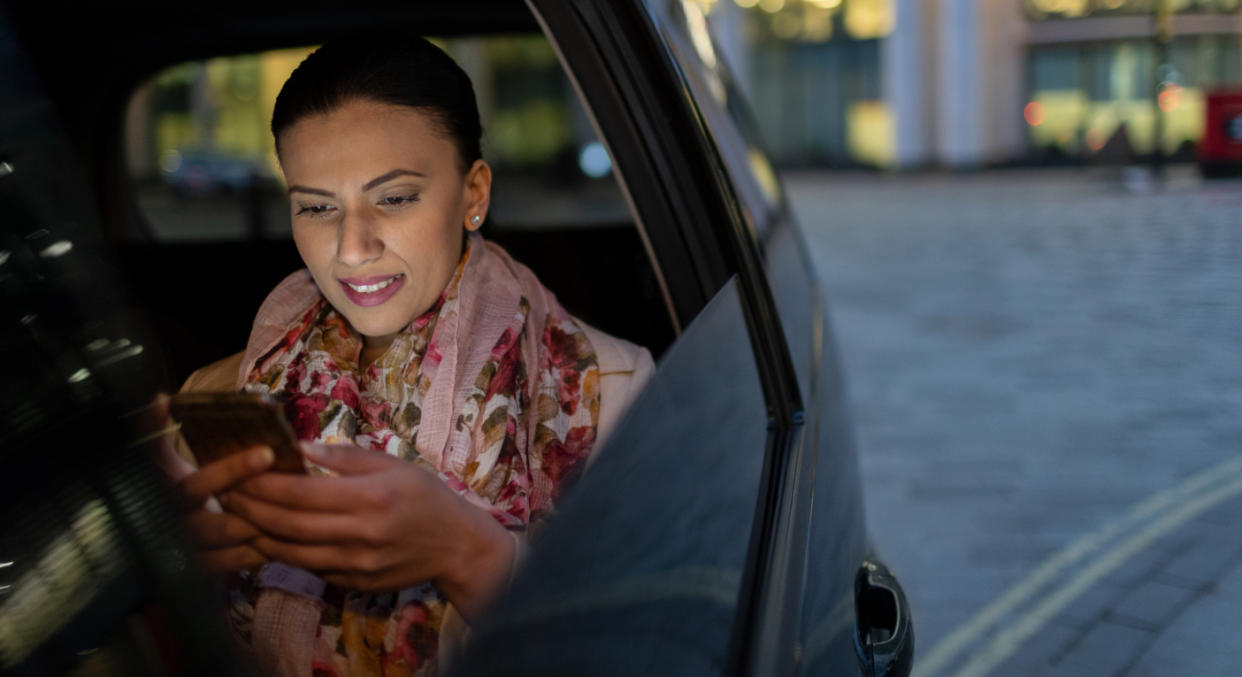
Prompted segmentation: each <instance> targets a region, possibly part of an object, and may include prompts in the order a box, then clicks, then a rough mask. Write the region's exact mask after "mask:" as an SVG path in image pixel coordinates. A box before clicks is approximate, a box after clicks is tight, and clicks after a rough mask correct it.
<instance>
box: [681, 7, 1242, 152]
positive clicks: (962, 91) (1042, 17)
mask: <svg viewBox="0 0 1242 677" xmlns="http://www.w3.org/2000/svg"><path fill="white" fill-rule="evenodd" d="M700 4H701V5H703V6H704V7H705V8H706V9H707V11H708V14H709V17H711V20H712V21H713V23H714V24H715V27H716V29H717V33H718V35H719V36H720V38H721V39H722V41H723V42H724V43H725V44H724V45H723V49H724V51H725V52H726V54H728V55H729V57H730V59H731V61H732V63H733V66H734V69H735V70H736V71H738V73H739V78H740V79H741V80H742V82H743V86H744V88H745V89H747V91H748V93H749V94H750V98H751V99H752V102H753V104H754V107H755V109H756V116H757V117H758V121H759V125H760V128H761V129H762V131H763V134H764V137H765V140H766V142H767V144H768V146H769V147H770V149H771V151H772V154H773V156H774V158H775V159H776V161H777V162H778V163H781V164H785V165H819V166H851V165H869V166H880V167H900V168H912V167H920V166H948V167H973V166H983V165H990V164H998V163H1000V164H1003V163H1011V162H1057V161H1062V160H1075V159H1076V160H1090V159H1095V158H1100V159H1104V158H1108V159H1110V160H1118V159H1121V160H1124V159H1125V158H1128V157H1137V156H1139V155H1142V154H1146V153H1150V152H1151V151H1152V149H1153V147H1154V141H1155V137H1156V134H1157V128H1158V127H1160V138H1161V142H1162V143H1161V148H1162V150H1163V151H1164V152H1165V153H1176V152H1179V151H1180V152H1182V153H1183V154H1187V155H1188V154H1189V150H1190V149H1192V148H1193V145H1194V144H1195V143H1196V142H1197V141H1198V139H1199V138H1200V136H1201V135H1202V125H1203V117H1204V116H1203V99H1204V93H1205V92H1206V91H1207V90H1209V89H1212V88H1216V87H1221V86H1235V87H1238V86H1242V53H1240V51H1239V38H1240V36H1242V14H1240V13H1239V10H1240V9H1242V0H700ZM1157 116H1159V117H1161V118H1162V119H1161V121H1160V122H1159V124H1158V123H1157Z"/></svg>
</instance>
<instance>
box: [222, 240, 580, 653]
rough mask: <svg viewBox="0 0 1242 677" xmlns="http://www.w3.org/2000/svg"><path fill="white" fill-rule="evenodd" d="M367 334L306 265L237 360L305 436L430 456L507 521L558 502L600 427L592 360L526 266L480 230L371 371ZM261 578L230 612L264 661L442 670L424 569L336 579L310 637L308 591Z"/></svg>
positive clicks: (522, 524) (250, 386)
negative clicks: (386, 583) (352, 581)
mask: <svg viewBox="0 0 1242 677" xmlns="http://www.w3.org/2000/svg"><path fill="white" fill-rule="evenodd" d="M361 350H362V339H361V336H359V335H358V333H357V332H355V331H354V330H353V329H352V328H351V327H350V326H349V325H348V323H347V322H346V321H345V319H344V318H343V317H342V316H341V315H339V314H338V313H337V312H336V311H335V310H334V309H333V308H332V307H331V306H329V305H328V303H327V301H326V300H325V299H324V298H323V296H322V295H321V294H320V293H319V292H318V289H317V288H316V287H315V284H314V282H313V281H312V280H311V278H310V275H309V273H308V272H307V271H305V270H303V271H299V272H298V273H294V274H293V275H291V276H290V277H288V278H286V279H285V281H284V282H282V283H281V284H280V285H279V286H278V287H277V288H276V290H275V291H273V292H272V294H271V295H270V296H269V297H268V300H267V301H265V302H264V305H263V307H262V308H261V309H260V311H259V315H258V317H257V318H256V321H255V327H254V330H253V332H252V335H251V341H250V345H249V347H248V348H247V352H246V359H245V360H244V361H243V366H242V372H241V374H239V376H240V377H241V382H242V385H243V387H244V388H245V389H246V390H251V391H258V392H271V393H275V394H277V395H278V396H280V397H281V398H283V399H284V401H285V406H286V413H287V414H288V415H289V418H290V420H291V421H292V422H293V425H294V429H295V431H296V432H297V434H298V437H299V438H301V439H306V440H315V441H320V442H326V443H333V442H352V443H354V444H357V445H358V446H361V447H363V448H370V449H375V450H377V451H383V452H385V453H389V454H392V455H394V456H397V457H399V458H404V459H407V460H409V461H411V462H415V463H420V464H423V465H425V466H426V467H427V468H428V469H429V470H432V471H434V472H437V473H438V474H439V476H440V477H441V479H443V480H444V481H445V482H446V483H447V484H448V485H449V486H450V487H451V488H453V489H454V490H455V491H456V492H457V493H458V494H459V495H461V496H463V497H464V498H466V499H467V500H469V501H471V502H472V503H474V504H476V505H478V506H480V507H481V508H484V509H486V510H488V511H489V512H490V513H491V514H492V515H493V516H494V517H495V518H496V519H497V520H498V521H499V522H500V523H501V524H504V525H505V526H507V527H509V528H511V529H516V530H524V529H525V528H526V526H527V525H529V524H531V523H532V522H535V521H538V520H539V518H540V517H541V516H543V515H545V514H547V513H548V512H549V511H550V510H551V509H552V507H553V504H554V501H555V500H556V499H557V497H558V495H559V493H560V491H561V489H562V488H563V487H564V486H565V484H566V481H567V480H568V479H570V478H571V477H572V476H573V475H574V474H575V472H576V471H577V470H578V469H579V468H581V466H582V464H583V462H584V461H585V459H586V457H587V454H588V453H589V451H590V449H591V446H592V445H593V443H594V441H595V433H596V426H597V424H598V420H599V368H598V365H597V363H596V359H595V353H594V350H593V349H592V347H591V344H590V342H589V341H588V340H587V338H586V334H585V333H584V332H583V331H582V329H581V328H580V327H579V326H578V325H577V324H576V323H575V322H574V321H573V318H572V317H570V315H569V314H568V313H567V312H566V311H565V310H564V309H563V308H561V306H560V305H559V304H558V303H557V302H556V299H555V297H553V295H552V294H551V292H549V291H548V290H547V289H545V288H544V287H543V286H542V285H541V284H539V282H538V280H536V279H535V276H534V274H532V273H531V272H530V270H529V269H527V268H526V267H525V266H522V265H521V264H519V263H516V262H515V261H513V260H512V259H511V258H509V256H508V254H506V253H505V252H504V250H502V249H501V248H499V247H497V246H496V245H493V244H490V243H485V242H484V241H483V238H482V237H481V236H479V235H478V234H472V235H471V236H470V237H469V238H468V241H467V245H466V248H465V251H464V253H463V255H462V261H461V263H460V264H459V265H458V268H457V271H456V272H455V274H454V276H453V279H452V280H451V281H450V282H449V284H448V286H447V287H446V289H445V290H444V292H443V294H441V296H440V299H439V301H437V303H436V304H435V305H434V306H433V307H432V308H431V309H429V310H428V311H427V312H425V313H424V314H422V315H420V316H419V317H417V318H415V320H414V321H413V322H411V324H410V325H409V326H408V327H407V328H406V329H405V330H404V331H403V332H402V333H400V334H399V335H398V336H397V337H396V338H395V339H394V340H393V343H392V345H390V346H389V348H388V350H387V351H386V352H385V353H384V354H383V355H382V356H381V357H380V358H378V359H377V360H376V361H375V362H374V363H373V364H371V365H370V366H369V367H368V368H367V369H366V370H365V371H360V370H359V369H358V358H359V355H360V354H361ZM254 583H255V582H254V581H253V580H247V581H243V582H241V584H240V585H239V586H238V587H237V588H235V590H234V601H233V605H232V606H233V608H232V617H233V620H234V626H235V627H236V628H237V629H238V631H239V633H240V634H241V635H242V637H243V639H245V640H249V641H250V643H251V645H252V648H253V649H254V650H255V651H256V652H257V653H264V652H268V651H271V650H277V651H279V652H280V653H282V654H285V655H283V656H279V657H272V656H268V657H265V658H264V659H263V660H262V662H263V663H264V664H266V665H268V666H269V667H272V668H274V667H276V664H280V665H282V666H285V667H283V668H281V672H289V671H290V670H289V668H291V667H293V666H297V667H296V668H295V669H294V670H293V671H294V672H302V670H303V669H305V672H302V674H310V668H311V664H312V663H313V666H314V669H315V670H316V671H318V672H316V674H317V675H318V674H323V675H334V674H338V675H344V674H350V675H355V674H358V675H371V674H375V675H413V674H434V672H435V664H436V660H435V657H436V653H437V637H438V634H439V632H440V624H441V622H442V620H443V618H444V612H445V607H446V603H445V601H444V599H443V598H442V597H441V596H440V594H439V592H438V591H437V590H435V589H434V587H432V586H431V585H423V586H419V587H417V588H411V589H407V590H402V591H394V592H391V593H380V594H369V593H359V592H352V591H343V590H335V589H333V588H330V587H329V588H328V590H327V592H326V594H325V595H324V599H323V602H322V603H321V604H319V605H318V607H317V609H318V611H319V618H318V623H317V624H315V625H316V626H317V627H315V629H314V631H313V632H314V637H313V638H312V637H291V636H289V634H290V632H296V633H300V634H302V635H306V634H308V633H309V632H311V628H310V627H309V625H310V624H308V623H307V622H306V620H305V619H302V620H301V621H299V622H294V621H295V619H294V618H293V617H292V616H295V615H297V614H296V613H293V614H291V613H290V612H291V611H296V609H302V610H303V613H302V615H303V616H304V615H305V613H304V610H305V609H306V608H307V607H306V604H305V603H301V602H299V601H298V600H293V599H290V598H289V597H290V596H289V593H285V592H283V591H281V590H272V589H260V588H258V587H257V586H256V585H255V584H254ZM260 593H262V597H261V596H260ZM273 595H274V596H275V597H276V599H273V598H272V597H273ZM263 597H267V598H268V599H266V601H264V600H263ZM265 608H266V609H268V610H269V612H268V613H264V609H265ZM282 609H283V611H282ZM273 614H275V615H274V616H273ZM282 614H284V616H287V617H286V618H282V617H281V615H282ZM273 628H276V630H273ZM273 633H274V634H273ZM258 635H268V637H267V639H266V640H260V638H259V637H258ZM272 642H275V643H276V645H275V646H270V643H272ZM260 644H265V645H269V646H267V647H264V646H260ZM295 647H301V648H300V649H299V648H295ZM291 651H292V652H293V653H295V654H299V655H289V654H290V652H291ZM305 653H313V659H311V660H310V661H307V660H306V658H308V657H307V656H303V655H301V654H305ZM273 661H274V662H273ZM303 666H304V667H303Z"/></svg>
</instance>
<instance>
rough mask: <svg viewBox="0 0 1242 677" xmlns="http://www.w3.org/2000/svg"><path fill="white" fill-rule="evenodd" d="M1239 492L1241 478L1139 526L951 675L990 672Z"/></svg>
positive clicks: (975, 675) (964, 676) (972, 675)
mask: <svg viewBox="0 0 1242 677" xmlns="http://www.w3.org/2000/svg"><path fill="white" fill-rule="evenodd" d="M1239 493H1242V478H1238V479H1235V480H1234V481H1232V482H1230V483H1228V484H1226V485H1225V486H1223V487H1220V488H1218V489H1215V490H1213V491H1211V492H1209V493H1207V494H1204V495H1203V496H1200V497H1199V498H1198V499H1196V500H1193V501H1190V502H1189V503H1187V504H1185V505H1183V506H1181V507H1180V508H1178V509H1176V510H1174V511H1172V512H1170V513H1168V514H1167V515H1165V516H1164V517H1161V518H1159V519H1157V520H1155V521H1154V522H1152V523H1151V524H1149V525H1147V526H1145V527H1143V528H1142V529H1140V530H1139V531H1138V532H1136V533H1135V534H1134V535H1133V536H1131V537H1130V538H1128V539H1126V540H1125V541H1124V542H1122V543H1121V544H1120V545H1118V546H1117V547H1115V548H1113V549H1112V550H1110V551H1108V552H1107V553H1105V554H1104V555H1102V556H1100V557H1099V558H1098V559H1097V560H1096V561H1094V562H1092V563H1091V564H1090V565H1089V566H1087V567H1086V568H1085V569H1083V570H1082V571H1081V572H1079V573H1078V575H1077V576H1075V577H1074V578H1073V579H1071V580H1070V581H1069V583H1067V584H1065V585H1064V586H1062V587H1060V588H1058V589H1057V590H1056V591H1055V592H1053V593H1052V594H1051V595H1049V596H1048V597H1047V598H1045V599H1044V601H1042V602H1040V603H1039V604H1038V605H1037V606H1036V607H1035V608H1034V609H1032V610H1031V611H1029V612H1027V613H1026V615H1024V616H1022V617H1021V618H1020V619H1018V621H1017V622H1016V623H1014V624H1013V625H1012V626H1009V627H1008V628H1006V629H1004V630H1002V631H1001V632H1000V633H998V634H997V635H996V637H995V639H993V640H992V641H991V643H989V644H988V646H987V647H986V648H984V650H983V651H981V652H979V653H978V654H977V655H976V656H975V657H974V658H972V659H971V660H970V662H969V663H967V664H966V666H965V667H964V668H962V669H961V670H959V671H957V672H956V673H955V677H983V675H987V674H989V673H991V672H992V670H993V669H995V668H996V666H997V665H1000V663H1001V662H1002V661H1004V660H1005V659H1006V658H1008V657H1009V656H1010V655H1011V654H1013V652H1014V651H1016V650H1017V649H1018V648H1019V647H1021V646H1022V642H1024V641H1026V640H1027V639H1029V638H1030V637H1031V635H1034V634H1035V633H1036V632H1038V631H1039V629H1040V628H1041V627H1043V626H1044V624H1045V623H1047V622H1048V621H1049V620H1051V619H1052V617H1053V616H1055V615H1056V614H1057V613H1059V612H1060V611H1061V610H1062V609H1064V608H1065V607H1067V606H1069V604H1070V602H1073V601H1074V599H1076V598H1077V597H1078V596H1079V595H1081V594H1082V593H1083V592H1084V591H1085V590H1086V589H1087V588H1089V587H1091V585H1093V584H1094V583H1096V582H1098V581H1099V580H1100V579H1101V578H1104V577H1105V576H1107V575H1108V574H1110V573H1112V571H1113V570H1114V569H1116V568H1117V567H1119V566H1121V565H1122V564H1124V563H1125V561H1126V560H1128V559H1130V558H1131V557H1133V556H1134V555H1136V554H1137V553H1139V552H1141V551H1142V550H1143V549H1144V548H1146V547H1147V546H1149V545H1151V544H1152V542H1154V541H1155V540H1156V539H1158V538H1160V537H1161V536H1164V535H1165V534H1167V533H1169V532H1170V531H1172V530H1173V529H1175V528H1177V527H1178V526H1181V525H1182V524H1183V523H1185V522H1187V521H1189V520H1190V519H1193V518H1194V517H1195V516H1196V515H1199V514H1200V513H1203V512H1204V511H1206V510H1208V509H1209V508H1211V507H1213V506H1215V505H1216V504H1218V503H1220V502H1221V501H1224V500H1226V499H1229V498H1232V497H1233V496H1236V495H1237V494H1239Z"/></svg>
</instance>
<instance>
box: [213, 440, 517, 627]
mask: <svg viewBox="0 0 1242 677" xmlns="http://www.w3.org/2000/svg"><path fill="white" fill-rule="evenodd" d="M303 450H304V453H305V454H306V456H307V458H309V459H310V460H311V461H313V462H314V463H316V464H318V465H321V466H323V467H325V468H329V469H331V470H335V471H336V472H337V473H339V475H340V476H339V477H327V476H303V475H290V474H280V473H265V474H263V475H261V476H259V477H255V478H252V479H249V480H247V481H245V482H243V483H242V484H241V485H239V486H238V488H237V489H235V490H233V491H231V492H229V493H228V494H225V495H224V496H223V497H222V499H221V502H222V503H223V504H224V506H225V508H226V509H228V510H230V511H232V512H235V513H237V514H238V515H240V516H242V517H243V518H245V519H246V520H247V521H249V522H250V523H251V524H253V525H254V526H256V527H258V529H259V530H261V531H262V532H264V534H266V535H265V536H260V537H258V538H255V539H254V540H253V541H252V542H251V544H252V545H253V546H254V548H255V549H256V550H258V551H259V552H261V553H263V554H264V555H266V556H267V557H269V558H270V559H272V560H277V561H281V562H285V563H288V564H292V565H294V566H298V567H302V568H304V569H307V570H310V571H314V572H316V573H318V574H319V575H320V576H321V577H322V578H323V579H324V580H326V581H327V582H329V583H331V584H333V585H338V586H341V587H345V588H350V589H354V590H396V589H400V588H404V587H408V586H411V585H415V584H418V583H423V582H427V581H432V582H434V583H436V585H437V586H438V587H439V588H440V590H441V591H442V592H443V593H444V594H445V596H447V597H448V598H449V601H451V602H452V603H453V604H454V606H456V607H457V608H458V609H459V610H460V611H461V612H462V614H463V615H464V616H465V617H466V618H467V620H469V619H470V618H471V617H472V616H474V615H475V614H477V613H478V612H479V611H480V610H481V609H482V608H483V607H484V606H486V604H487V603H488V602H490V601H491V599H492V598H493V597H494V596H495V595H496V594H497V593H498V592H500V591H501V590H502V589H503V588H504V586H505V585H506V584H507V582H508V578H509V573H510V569H511V567H512V565H513V558H514V557H515V556H516V553H515V548H516V546H515V543H514V541H513V539H512V537H511V536H510V535H509V534H508V532H507V531H506V530H505V528H504V527H502V526H500V524H499V523H497V522H496V520H495V519H493V518H492V516H491V515H489V514H487V513H486V512H485V511H483V510H482V509H480V508H478V507H476V506H474V505H471V504H470V503H469V502H467V501H466V499H464V498H462V497H460V496H458V495H457V494H456V493H454V492H453V491H452V490H451V489H449V488H448V487H447V486H445V484H444V482H442V481H441V480H440V478H439V477H436V476H435V475H433V474H432V473H430V472H428V471H427V470H425V469H423V468H421V467H419V466H417V465H415V464H413V463H410V462H408V461H404V460H401V459H398V458H394V457H392V456H389V455H388V454H385V453H382V452H376V451H367V450H364V449H359V448H357V447H354V446H350V445H330V446H329V445H316V444H305V445H303Z"/></svg>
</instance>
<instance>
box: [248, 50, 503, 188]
mask: <svg viewBox="0 0 1242 677" xmlns="http://www.w3.org/2000/svg"><path fill="white" fill-rule="evenodd" d="M359 100H365V101H376V102H379V103H386V104H392V105H396V106H409V107H411V108H418V109H420V110H423V111H424V112H426V113H428V114H430V115H431V117H432V119H433V120H434V122H435V123H436V124H437V125H438V126H439V127H440V131H441V132H443V133H444V135H445V136H447V137H448V138H449V139H451V140H452V141H453V143H454V145H456V146H457V152H458V155H460V159H461V161H462V169H463V171H464V170H468V169H469V168H470V166H471V165H473V164H474V161H475V160H478V159H479V158H481V157H483V153H482V150H481V148H480V139H481V137H482V136H483V128H482V127H481V126H480V125H479V107H478V104H477V103H476V102H475V98H474V88H473V87H472V86H471V85H470V76H468V75H466V72H465V71H463V70H462V69H461V67H460V66H458V65H457V62H455V61H453V59H452V58H451V57H449V55H447V54H445V53H444V52H443V50H441V49H440V48H439V47H436V46H435V45H433V44H431V43H430V42H428V41H427V40H425V39H423V38H420V37H417V36H412V35H408V34H387V35H369V36H367V37H365V38H351V39H346V40H338V41H335V42H331V43H328V44H325V45H323V46H322V47H320V48H319V49H317V50H315V51H314V52H312V53H311V54H310V56H308V57H306V59H305V60H303V61H302V63H301V64H299V65H298V67H297V68H296V69H294V71H293V73H292V74H291V75H290V76H289V79H288V80H286V81H285V84H284V86H283V87H281V88H280V94H279V95H278V96H277V97H276V106H275V107H274V108H273V110H272V136H274V137H275V138H276V145H277V152H279V150H280V134H281V132H283V131H284V130H285V129H287V128H288V127H290V126H291V125H293V124H294V123H296V122H297V121H299V120H301V119H302V118H305V117H307V116H311V115H317V114H326V113H330V112H332V111H334V110H336V109H337V108H339V107H341V106H342V105H344V104H346V103H350V102H352V101H359Z"/></svg>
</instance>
